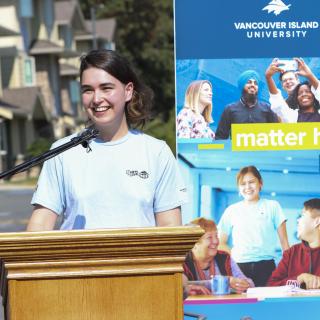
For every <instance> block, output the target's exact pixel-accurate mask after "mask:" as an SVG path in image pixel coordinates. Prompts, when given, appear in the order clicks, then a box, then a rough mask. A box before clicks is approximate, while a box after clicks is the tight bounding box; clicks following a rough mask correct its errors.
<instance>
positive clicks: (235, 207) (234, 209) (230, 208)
mask: <svg viewBox="0 0 320 320" xmlns="http://www.w3.org/2000/svg"><path fill="white" fill-rule="evenodd" d="M242 207H243V202H242V201H238V202H236V203H233V204H230V205H229V206H228V207H227V208H226V210H225V212H229V213H233V212H237V210H238V209H239V208H242Z"/></svg>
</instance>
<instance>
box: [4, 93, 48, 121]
mask: <svg viewBox="0 0 320 320" xmlns="http://www.w3.org/2000/svg"><path fill="white" fill-rule="evenodd" d="M38 103H40V105H42V96H41V92H40V89H39V88H38V87H22V88H12V89H9V88H7V89H3V91H2V96H1V97H0V108H2V109H4V110H7V111H8V112H10V113H12V114H13V115H16V116H20V117H23V118H26V117H28V118H30V117H31V118H33V116H34V111H35V108H36V106H37V104H38ZM42 109H43V112H44V114H45V117H46V119H47V120H48V119H49V115H48V114H47V112H46V110H45V108H44V107H43V105H42Z"/></svg>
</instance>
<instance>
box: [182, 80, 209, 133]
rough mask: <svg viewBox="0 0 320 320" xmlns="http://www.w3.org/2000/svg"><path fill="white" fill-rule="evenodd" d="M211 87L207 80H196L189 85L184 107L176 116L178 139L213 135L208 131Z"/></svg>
mask: <svg viewBox="0 0 320 320" xmlns="http://www.w3.org/2000/svg"><path fill="white" fill-rule="evenodd" d="M211 113H212V85H211V83H210V82H209V81H207V80H196V81H193V82H191V83H190V84H189V86H188V89H187V91H186V94H185V101H184V107H183V108H182V110H181V111H180V112H179V114H178V116H177V137H178V138H209V139H214V138H215V134H214V132H213V131H212V130H211V129H210V126H209V124H210V123H211V122H213V120H212V116H211Z"/></svg>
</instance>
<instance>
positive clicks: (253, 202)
mask: <svg viewBox="0 0 320 320" xmlns="http://www.w3.org/2000/svg"><path fill="white" fill-rule="evenodd" d="M259 200H260V198H257V199H253V200H243V202H244V203H245V204H246V205H248V206H252V205H254V204H256V203H258V202H259Z"/></svg>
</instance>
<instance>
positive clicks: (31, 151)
mask: <svg viewBox="0 0 320 320" xmlns="http://www.w3.org/2000/svg"><path fill="white" fill-rule="evenodd" d="M51 143H52V142H51V141H50V140H48V139H45V138H38V139H37V140H35V141H33V142H32V143H31V144H30V145H29V146H28V148H27V152H26V156H27V158H34V157H37V156H38V155H40V154H41V153H44V152H46V151H48V150H49V149H50V146H51Z"/></svg>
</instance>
